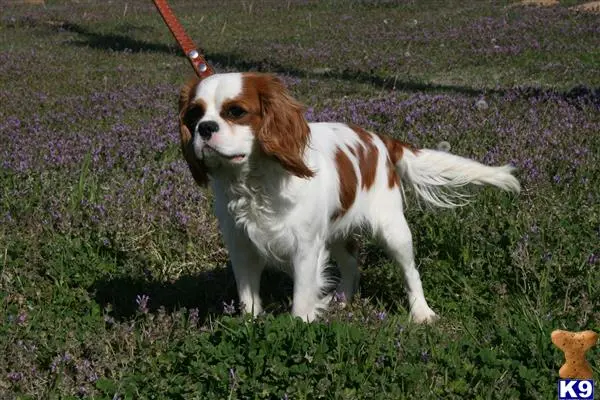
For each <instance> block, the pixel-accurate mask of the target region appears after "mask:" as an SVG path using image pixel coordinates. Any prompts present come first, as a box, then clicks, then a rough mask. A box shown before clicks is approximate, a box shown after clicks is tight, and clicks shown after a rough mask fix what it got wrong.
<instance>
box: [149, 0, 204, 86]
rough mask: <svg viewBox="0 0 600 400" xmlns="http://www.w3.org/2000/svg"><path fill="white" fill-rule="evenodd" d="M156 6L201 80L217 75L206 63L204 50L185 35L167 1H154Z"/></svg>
mask: <svg viewBox="0 0 600 400" xmlns="http://www.w3.org/2000/svg"><path fill="white" fill-rule="evenodd" d="M154 5H155V6H156V8H157V9H158V12H159V13H160V15H161V17H162V19H163V20H164V21H165V24H167V26H168V27H169V30H170V31H171V33H172V34H173V36H174V37H175V40H177V43H179V47H181V49H182V50H183V52H184V53H185V55H186V57H187V58H188V60H189V62H190V64H192V67H193V68H194V71H196V74H197V75H198V76H199V77H200V78H206V77H207V76H210V75H212V74H214V73H215V70H214V69H213V68H212V67H211V66H210V65H209V64H208V62H206V59H205V58H204V55H203V54H202V53H204V52H203V51H202V49H200V48H199V47H197V46H196V44H195V43H194V41H193V40H192V39H191V38H190V37H189V36H188V35H187V34H186V33H185V30H184V29H183V26H182V25H181V23H180V22H179V20H178V19H177V17H176V16H175V14H174V13H173V10H172V9H171V7H169V4H168V3H167V0H154Z"/></svg>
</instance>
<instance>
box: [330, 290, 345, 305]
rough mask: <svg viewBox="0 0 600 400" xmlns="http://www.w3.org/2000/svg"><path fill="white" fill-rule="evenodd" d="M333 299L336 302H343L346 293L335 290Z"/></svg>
mask: <svg viewBox="0 0 600 400" xmlns="http://www.w3.org/2000/svg"><path fill="white" fill-rule="evenodd" d="M333 300H334V301H335V302H336V303H345V302H346V294H344V292H335V294H334V295H333Z"/></svg>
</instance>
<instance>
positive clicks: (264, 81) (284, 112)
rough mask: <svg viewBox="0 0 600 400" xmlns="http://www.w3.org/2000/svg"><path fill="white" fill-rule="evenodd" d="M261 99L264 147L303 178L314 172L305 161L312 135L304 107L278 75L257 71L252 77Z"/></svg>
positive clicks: (283, 164)
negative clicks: (293, 96)
mask: <svg viewBox="0 0 600 400" xmlns="http://www.w3.org/2000/svg"><path fill="white" fill-rule="evenodd" d="M251 79H254V80H255V82H254V84H255V85H256V86H255V87H256V89H257V90H258V95H259V98H260V103H261V117H262V122H261V126H260V128H259V129H258V132H256V137H257V139H258V142H259V143H260V147H261V149H262V151H263V152H264V153H265V154H267V155H270V156H272V157H274V158H276V159H277V160H278V161H279V163H280V164H281V165H282V166H283V168H285V169H286V170H288V171H289V172H291V173H292V174H294V175H296V176H298V177H301V178H310V177H312V176H314V172H313V171H312V170H310V168H308V166H307V165H306V164H305V163H304V159H303V156H304V150H305V148H306V145H307V143H308V139H309V137H310V130H309V128H308V123H307V122H306V119H305V118H304V107H303V106H302V104H300V103H299V102H297V101H296V100H295V99H293V98H292V97H291V96H290V95H289V94H288V92H287V90H286V88H285V86H284V84H283V83H282V82H281V81H280V80H279V79H278V78H277V77H275V76H273V75H268V74H255V75H253V76H252V77H251Z"/></svg>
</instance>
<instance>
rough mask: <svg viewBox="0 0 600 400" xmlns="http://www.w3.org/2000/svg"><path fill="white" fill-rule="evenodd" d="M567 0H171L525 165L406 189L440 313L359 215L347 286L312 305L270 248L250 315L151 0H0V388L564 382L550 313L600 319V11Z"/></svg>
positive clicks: (427, 135) (394, 111) (180, 391)
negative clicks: (468, 200)
mask: <svg viewBox="0 0 600 400" xmlns="http://www.w3.org/2000/svg"><path fill="white" fill-rule="evenodd" d="M575 3H581V2H577V1H569V2H568V4H567V3H566V2H565V3H564V4H563V5H560V6H556V7H549V8H537V7H514V6H509V3H508V2H459V1H447V2H444V3H443V4H441V3H440V2H434V1H423V2H418V3H417V2H395V1H369V0H361V1H349V0H327V1H312V0H308V1H302V0H293V1H284V2H279V1H255V2H248V1H246V2H240V3H237V2H236V3H235V4H234V3H233V2H232V4H231V5H229V6H228V7H223V6H222V4H220V3H218V2H210V1H179V2H174V4H173V8H174V9H175V11H176V13H177V14H178V15H179V16H180V17H181V20H182V22H183V23H184V25H185V26H186V28H187V30H188V32H189V33H190V35H191V36H192V37H194V38H195V39H197V40H198V42H200V43H202V45H203V46H204V47H205V50H206V52H207V54H208V57H209V59H210V60H211V62H212V63H214V64H215V65H216V66H217V68H218V69H219V70H221V71H226V70H264V71H271V72H276V73H278V74H279V75H280V76H281V77H282V78H283V79H284V80H285V82H286V83H287V84H288V86H289V88H290V90H291V91H292V92H293V94H294V95H295V96H296V97H297V98H299V99H300V100H302V101H303V102H304V103H306V104H307V105H308V106H309V109H308V110H307V118H309V119H310V120H313V121H317V120H338V121H348V122H354V123H358V124H360V125H362V126H364V127H366V128H369V129H374V130H376V131H378V132H381V133H386V134H391V135H394V136H397V137H400V138H402V139H403V140H406V141H410V142H412V143H413V144H415V145H417V146H420V147H435V146H436V145H437V143H439V142H440V141H442V140H445V141H448V142H449V143H450V145H451V147H452V151H453V152H456V153H458V154H462V155H465V156H469V157H474V158H476V159H478V160H481V161H484V162H486V163H493V164H500V163H506V162H512V163H513V164H515V165H516V166H517V167H518V168H519V179H520V180H521V181H522V184H523V188H524V190H523V193H522V194H521V195H520V196H518V197H511V196H508V195H505V194H500V193H498V192H497V191H494V190H491V189H483V190H477V191H476V192H477V197H476V201H475V202H473V203H472V205H470V206H468V207H465V208H462V209H458V210H454V211H447V210H427V209H425V210H423V209H420V208H419V207H418V206H417V203H416V200H415V199H414V198H413V197H412V196H409V205H408V209H407V211H406V214H407V217H408V220H409V223H410V224H411V227H412V229H413V233H414V236H415V242H416V253H417V260H418V263H419V269H420V271H421V274H422V279H423V284H424V288H425V293H426V296H427V298H428V300H429V302H430V305H431V306H432V308H434V310H436V311H437V312H438V313H439V314H440V315H441V320H440V321H439V322H438V323H436V324H435V325H433V326H414V325H412V324H410V323H408V321H407V310H406V307H407V304H406V302H405V294H404V291H403V289H402V281H401V274H400V272H399V271H398V270H397V269H396V267H395V266H394V265H393V264H391V263H390V262H389V260H388V259H387V258H386V257H385V256H384V255H383V253H382V252H381V250H380V248H379V247H378V246H377V244H376V243H372V242H370V241H366V240H365V241H364V242H363V243H362V244H363V246H362V250H361V260H362V265H363V268H362V281H361V288H360V290H361V295H360V296H359V297H358V298H357V299H356V300H355V301H354V303H353V304H351V305H350V306H349V307H347V308H340V307H339V306H337V305H334V306H333V307H332V310H331V311H330V312H329V313H328V314H326V315H325V316H324V317H323V318H322V320H321V321H320V322H318V323H314V324H310V325H307V324H303V323H301V322H299V321H297V320H294V319H292V318H291V317H290V315H289V314H288V313H287V312H288V311H289V301H290V296H291V281H290V280H289V278H287V277H285V276H282V275H281V274H279V273H277V272H269V273H267V274H266V275H265V276H264V277H263V288H262V290H263V292H264V293H263V298H264V299H266V302H267V303H268V306H267V309H268V311H269V313H268V314H267V315H265V316H263V317H261V318H259V319H258V320H256V321H250V320H248V319H246V318H245V317H243V316H240V315H238V314H237V313H236V312H235V301H236V296H237V295H236V293H235V283H234V280H233V276H232V273H231V271H230V269H229V268H228V267H227V266H226V262H227V253H226V251H225V250H224V249H223V247H222V244H221V240H220V236H219V232H218V229H217V226H216V222H215V220H214V218H213V216H212V211H211V205H210V204H211V194H210V192H208V191H203V190H200V189H198V188H196V187H194V185H193V183H192V178H191V175H190V174H189V172H188V171H187V168H186V166H185V164H184V163H183V161H182V158H181V156H180V154H179V148H178V139H177V126H176V100H177V95H178V90H179V87H180V86H181V85H182V84H183V82H184V81H185V80H186V78H187V77H189V76H190V74H191V69H190V67H189V66H188V65H187V63H186V62H185V60H184V59H183V58H182V57H181V56H180V54H179V50H178V49H177V48H176V47H175V45H174V43H173V40H172V38H171V37H170V34H169V32H168V30H167V29H166V27H165V26H164V25H163V24H162V21H161V20H160V18H159V16H158V14H157V13H156V12H155V10H154V8H153V5H152V4H151V2H149V1H141V0H136V1H129V2H127V3H125V4H122V3H120V4H118V5H117V4H116V3H115V4H114V5H113V6H111V7H107V5H105V4H101V3H98V2H93V1H79V2H76V3H73V2H67V1H52V2H48V4H46V5H45V6H25V5H3V6H2V17H1V19H0V61H1V62H0V104H2V106H1V107H0V154H1V157H0V162H1V165H0V182H1V185H0V304H1V306H0V321H1V323H0V398H3V399H4V398H7V399H42V398H48V399H68V398H96V399H118V398H120V399H134V398H135V399H137V398H148V399H194V398H196V399H236V398H240V399H241V398H252V399H255V398H256V399H259V398H265V399H285V398H289V399H316V398H331V399H370V398H372V399H386V398H388V399H399V398H444V399H445V398H450V399H453V398H456V399H458V398H478V399H484V398H486V399H487V398H490V399H496V398H497V399H509V398H510V399H513V398H532V399H547V398H551V397H554V396H555V391H556V381H557V379H558V369H559V367H560V365H561V364H562V362H563V355H562V354H561V352H560V351H559V350H558V349H557V348H555V347H554V346H553V345H552V344H551V343H550V332H551V331H552V330H554V329H569V330H584V329H592V330H595V331H599V330H600V307H599V303H600V287H599V285H598V282H600V272H599V266H600V208H599V207H598V206H597V205H598V204H599V203H600V198H599V193H598V189H597V188H598V187H600V173H599V172H598V165H599V163H600V159H599V156H598V155H599V154H600V135H598V132H600V113H599V109H600V100H599V97H598V96H599V88H600V53H599V52H598V47H597V43H596V42H597V37H598V33H599V31H598V24H597V17H596V16H594V15H590V14H585V13H576V12H573V11H570V10H568V8H567V7H566V6H567V5H569V6H570V5H573V4H575ZM232 302H233V303H232ZM588 359H589V360H590V362H591V364H592V366H593V368H594V371H595V373H596V374H598V372H599V371H600V370H599V368H600V365H599V364H598V360H600V350H598V348H595V349H592V350H591V351H590V352H589V354H588Z"/></svg>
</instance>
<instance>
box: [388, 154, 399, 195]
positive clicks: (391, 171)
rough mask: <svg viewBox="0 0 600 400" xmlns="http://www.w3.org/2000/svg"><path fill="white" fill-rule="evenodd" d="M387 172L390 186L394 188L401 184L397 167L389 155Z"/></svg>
mask: <svg viewBox="0 0 600 400" xmlns="http://www.w3.org/2000/svg"><path fill="white" fill-rule="evenodd" d="M386 166H387V174H388V187H389V188H390V189H392V188H393V187H394V186H400V177H399V176H398V173H397V172H396V167H395V166H394V164H393V163H392V160H391V159H390V158H389V157H388V159H387V162H386Z"/></svg>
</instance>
